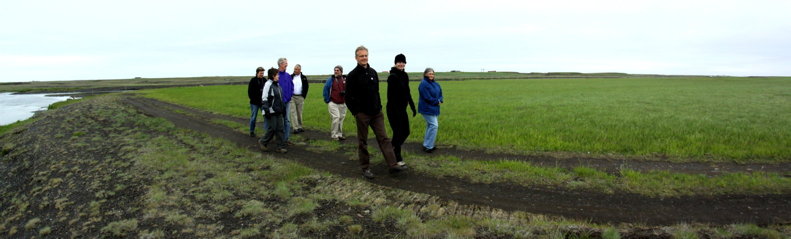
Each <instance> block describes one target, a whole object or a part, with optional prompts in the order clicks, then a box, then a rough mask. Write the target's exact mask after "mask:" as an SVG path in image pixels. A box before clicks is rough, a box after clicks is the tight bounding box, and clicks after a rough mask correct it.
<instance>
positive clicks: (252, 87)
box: [247, 77, 266, 106]
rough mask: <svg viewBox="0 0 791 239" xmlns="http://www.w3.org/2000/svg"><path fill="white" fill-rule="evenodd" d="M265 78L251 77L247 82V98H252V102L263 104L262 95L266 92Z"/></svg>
mask: <svg viewBox="0 0 791 239" xmlns="http://www.w3.org/2000/svg"><path fill="white" fill-rule="evenodd" d="M264 82H266V79H265V78H257V77H253V78H250V83H248V84H247V98H250V104H253V105H258V106H261V103H262V102H263V99H261V95H263V93H264Z"/></svg>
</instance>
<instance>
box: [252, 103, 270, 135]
mask: <svg viewBox="0 0 791 239" xmlns="http://www.w3.org/2000/svg"><path fill="white" fill-rule="evenodd" d="M260 110H261V106H260V105H255V104H250V112H251V114H250V133H254V132H255V120H256V119H257V118H258V112H260ZM264 131H266V128H264Z"/></svg>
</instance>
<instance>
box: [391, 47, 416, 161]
mask: <svg viewBox="0 0 791 239" xmlns="http://www.w3.org/2000/svg"><path fill="white" fill-rule="evenodd" d="M394 63H395V66H394V67H393V68H391V69H390V76H389V77H387V120H388V121H390V129H392V130H393V141H392V143H393V152H394V153H395V157H396V161H397V162H398V165H401V166H405V165H406V163H404V158H403V157H402V156H401V145H403V144H404V141H406V138H407V137H409V117H408V116H407V112H406V106H407V105H409V107H410V108H411V109H412V117H415V115H417V114H416V113H415V102H414V101H412V93H410V91H409V75H408V74H407V73H406V71H405V68H406V56H404V54H398V55H396V57H395V60H394Z"/></svg>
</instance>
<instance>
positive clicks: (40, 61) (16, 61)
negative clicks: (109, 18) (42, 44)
mask: <svg viewBox="0 0 791 239" xmlns="http://www.w3.org/2000/svg"><path fill="white" fill-rule="evenodd" d="M102 58H103V57H97V56H85V55H66V56H58V55H51V56H41V55H0V65H3V66H5V67H35V66H50V65H79V64H93V63H96V62H100V61H102Z"/></svg>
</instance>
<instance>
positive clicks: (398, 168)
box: [388, 164, 406, 173]
mask: <svg viewBox="0 0 791 239" xmlns="http://www.w3.org/2000/svg"><path fill="white" fill-rule="evenodd" d="M404 170H406V166H400V165H397V164H396V166H393V167H390V169H389V170H388V171H389V172H390V173H400V172H401V171H404Z"/></svg>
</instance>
